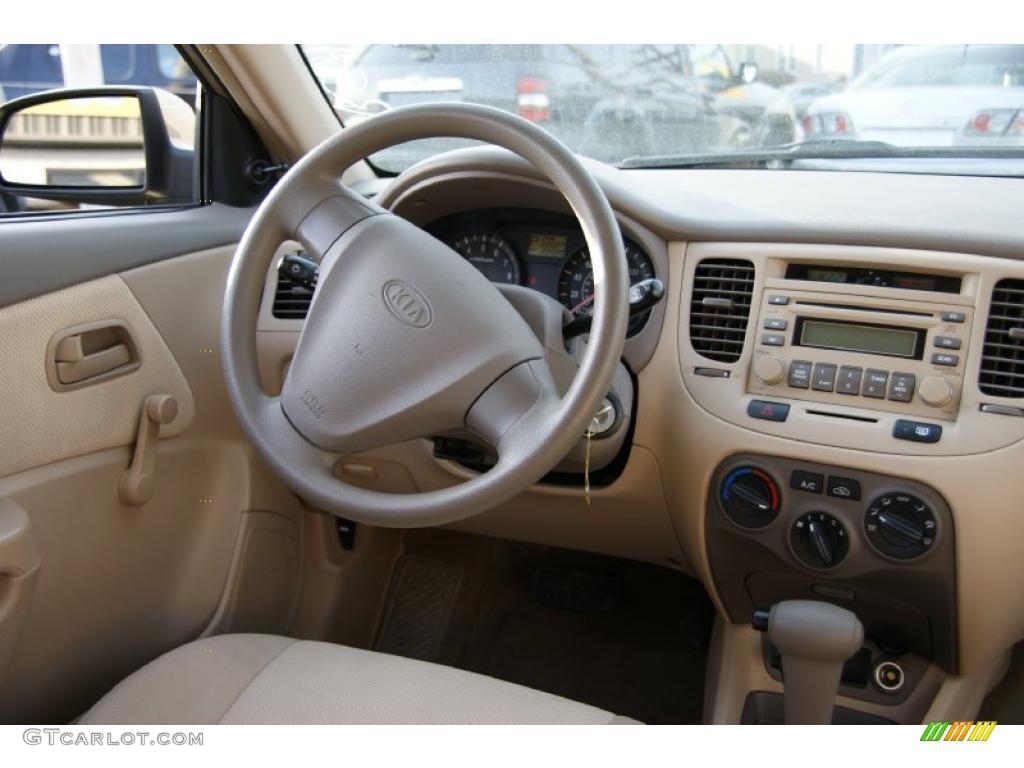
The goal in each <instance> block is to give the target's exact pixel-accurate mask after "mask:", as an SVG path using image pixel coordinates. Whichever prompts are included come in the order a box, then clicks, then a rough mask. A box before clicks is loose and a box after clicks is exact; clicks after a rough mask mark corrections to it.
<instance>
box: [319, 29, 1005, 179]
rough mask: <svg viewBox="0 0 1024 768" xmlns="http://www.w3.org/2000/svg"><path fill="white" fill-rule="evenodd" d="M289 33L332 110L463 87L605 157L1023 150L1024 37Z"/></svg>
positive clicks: (930, 155) (361, 108) (359, 110)
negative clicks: (676, 38)
mask: <svg viewBox="0 0 1024 768" xmlns="http://www.w3.org/2000/svg"><path fill="white" fill-rule="evenodd" d="M302 48H303V52H304V54H305V55H306V57H307V59H308V60H309V62H310V66H311V68H312V70H313V72H314V74H315V75H316V77H317V78H318V79H319V80H320V84H321V85H322V86H323V88H324V91H325V92H326V93H327V95H328V98H329V99H330V100H331V103H332V105H333V106H334V109H335V110H336V112H337V113H338V116H339V118H340V119H341V120H342V122H343V123H344V124H346V125H351V124H354V123H357V122H359V121H361V120H365V119H367V118H368V117H369V116H372V115H374V114H377V113H379V112H382V111H386V110H389V109H394V108H396V107H401V106H404V105H408V104H420V103H425V102H473V103H478V104H487V105H490V106H494V107H498V108H500V109H505V110H508V111H510V112H513V113H515V114H518V115H520V116H521V117H523V118H525V119H527V120H529V121H531V122H534V123H537V124H538V125H540V126H543V127H544V128H546V129H547V130H549V131H550V132H551V133H553V134H554V135H555V136H557V137H558V138H559V139H561V140H562V141H563V142H564V143H566V144H567V145H568V146H569V147H571V148H572V149H573V150H574V151H576V152H577V153H579V154H582V155H586V156H588V157H591V158H594V159H596V160H601V161H603V162H607V163H611V164H614V165H620V166H660V165H666V166H669V165H674V166H687V165H701V164H704V165H709V166H710V165H729V164H730V163H732V162H736V163H739V162H742V164H744V166H745V167H779V163H778V162H770V161H774V160H783V161H785V167H816V166H815V165H814V162H811V161H814V160H829V161H842V162H845V163H855V162H856V161H858V160H864V159H867V158H872V159H873V162H874V163H875V165H874V166H873V168H872V169H873V170H904V171H905V170H914V169H921V168H925V169H927V170H926V172H932V173H935V172H951V173H955V172H970V173H974V174H986V173H992V174H1007V173H1010V174H1014V175H1020V174H1018V173H1017V169H1020V168H1021V167H1022V165H1024V160H1022V159H1021V158H1024V45H942V46H912V45H903V46H900V45H838V44H822V45H808V44H768V45H730V44H700V45H687V44H661V45H633V44H630V45H570V44H566V45H463V44H457V45H433V44H418V45H362V46H345V45H315V46H314V45H307V46H303V47H302ZM466 144H468V142H464V141H459V140H454V139H453V140H430V141H420V142H414V143H411V144H407V145H404V146H401V147H395V148H392V149H390V150H387V151H385V152H382V153H379V154H378V155H375V156H374V157H373V158H371V160H372V162H374V164H375V165H376V166H377V167H378V168H380V169H381V170H383V171H386V172H392V173H398V172H401V171H403V170H405V169H406V168H407V167H409V166H410V165H412V164H413V163H415V162H417V161H419V160H422V159H424V158H426V157H429V156H430V155H432V154H435V153H437V152H442V151H445V150H447V149H452V148H455V147H460V146H465V145H466ZM883 150H884V151H883ZM1018 155H1019V157H1018ZM965 159H966V160H970V161H971V162H970V163H969V165H965ZM830 167H832V166H830ZM964 167H968V168H969V171H963V170H957V169H958V168H964Z"/></svg>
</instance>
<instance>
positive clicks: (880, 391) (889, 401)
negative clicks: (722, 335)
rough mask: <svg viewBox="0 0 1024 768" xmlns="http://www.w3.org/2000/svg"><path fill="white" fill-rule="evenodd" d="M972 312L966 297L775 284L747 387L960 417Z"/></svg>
mask: <svg viewBox="0 0 1024 768" xmlns="http://www.w3.org/2000/svg"><path fill="white" fill-rule="evenodd" d="M840 298H841V302H842V303H837V299H840ZM972 319H973V318H972V309H971V308H970V307H965V306H964V305H962V304H950V305H948V306H946V305H940V304H932V303H927V304H926V303H922V302H914V303H908V302H896V301H893V300H888V299H870V298H867V297H860V296H842V297H837V296H836V294H834V293H832V294H828V293H815V292H813V291H794V290H785V289H779V290H775V289H771V288H768V289H766V290H765V293H764V295H763V296H762V300H761V307H760V313H759V316H758V318H757V321H756V322H757V326H756V328H757V330H756V336H755V338H754V351H753V359H752V364H751V366H750V373H749V376H748V380H747V391H748V392H749V393H751V394H755V395H769V396H773V397H781V398H789V399H793V400H807V401H812V402H816V403H822V404H835V405H845V406H853V407H858V408H869V409H874V410H883V411H890V412H894V413H898V414H904V415H908V416H921V417H925V418H929V419H945V420H948V421H952V420H954V419H955V418H956V413H957V408H958V406H959V402H960V393H961V390H962V383H963V375H964V361H965V360H966V357H967V344H968V340H969V333H968V332H967V329H969V328H971V322H972Z"/></svg>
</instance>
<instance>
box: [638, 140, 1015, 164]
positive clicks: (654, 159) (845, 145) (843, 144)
mask: <svg viewBox="0 0 1024 768" xmlns="http://www.w3.org/2000/svg"><path fill="white" fill-rule="evenodd" d="M887 158H891V159H898V160H904V159H928V160H934V159H942V158H982V159H984V158H1018V159H1019V158H1024V149H1022V148H1020V147H897V146H896V145H894V144H887V143H886V142H884V141H856V140H853V139H823V140H817V141H802V142H799V143H796V144H785V145H783V146H779V147H765V148H759V149H736V150H728V151H724V152H703V153H701V152H692V153H688V154H679V155H640V156H636V157H627V158H626V159H625V160H623V161H622V162H621V163H619V167H620V168H722V167H736V168H759V167H767V166H769V164H771V165H774V164H775V163H778V164H779V165H780V166H782V165H783V164H785V163H790V162H793V161H795V160H865V159H866V160H871V159H887Z"/></svg>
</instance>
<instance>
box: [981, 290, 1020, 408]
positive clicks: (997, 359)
mask: <svg viewBox="0 0 1024 768" xmlns="http://www.w3.org/2000/svg"><path fill="white" fill-rule="evenodd" d="M978 388H979V389H981V391H982V392H984V393H985V394H986V395H997V396H999V397H1024V280H1009V279H1007V280H1000V281H999V282H998V283H996V287H995V288H993V289H992V306H991V307H990V308H989V315H988V327H987V328H986V329H985V349H984V351H983V352H982V356H981V371H980V373H979V374H978Z"/></svg>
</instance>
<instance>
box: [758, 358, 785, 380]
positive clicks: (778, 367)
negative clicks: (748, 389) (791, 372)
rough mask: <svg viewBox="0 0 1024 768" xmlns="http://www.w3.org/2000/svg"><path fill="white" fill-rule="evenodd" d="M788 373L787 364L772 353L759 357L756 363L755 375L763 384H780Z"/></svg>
mask: <svg viewBox="0 0 1024 768" xmlns="http://www.w3.org/2000/svg"><path fill="white" fill-rule="evenodd" d="M785 373H786V365H785V363H783V362H782V361H781V360H779V358H777V357H773V356H772V355H764V356H763V357H759V358H758V359H757V362H756V363H754V375H755V376H756V377H757V380H758V381H760V382H761V383H762V384H768V385H772V384H778V383H779V382H780V381H782V377H783V376H784V375H785Z"/></svg>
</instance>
